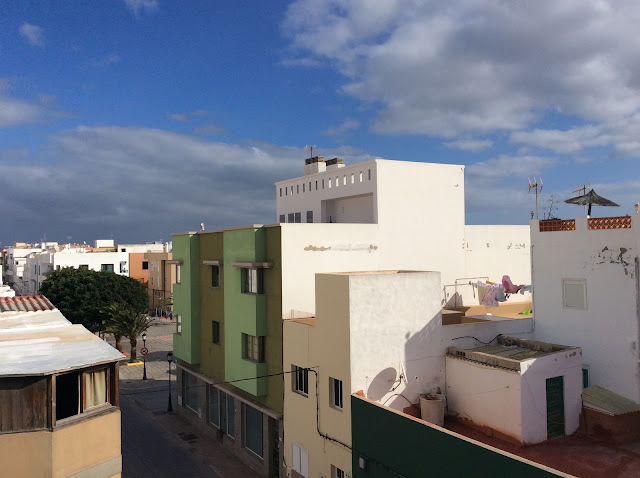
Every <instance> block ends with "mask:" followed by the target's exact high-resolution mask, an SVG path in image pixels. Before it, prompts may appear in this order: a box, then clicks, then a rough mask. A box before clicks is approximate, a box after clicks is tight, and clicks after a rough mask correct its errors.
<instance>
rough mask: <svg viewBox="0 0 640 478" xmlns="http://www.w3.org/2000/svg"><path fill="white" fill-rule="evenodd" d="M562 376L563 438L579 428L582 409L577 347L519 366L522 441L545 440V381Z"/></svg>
mask: <svg viewBox="0 0 640 478" xmlns="http://www.w3.org/2000/svg"><path fill="white" fill-rule="evenodd" d="M560 376H562V377H563V381H564V417H565V431H566V434H567V435H571V434H572V433H574V432H575V431H576V430H577V429H578V426H579V425H580V411H581V409H582V354H581V350H580V349H579V348H574V349H568V350H565V351H562V352H558V353H555V354H552V355H547V356H544V357H540V358H537V359H535V360H527V361H526V362H523V363H522V441H523V442H524V443H540V442H542V441H544V440H546V439H547V406H546V404H547V379H548V378H553V377H560Z"/></svg>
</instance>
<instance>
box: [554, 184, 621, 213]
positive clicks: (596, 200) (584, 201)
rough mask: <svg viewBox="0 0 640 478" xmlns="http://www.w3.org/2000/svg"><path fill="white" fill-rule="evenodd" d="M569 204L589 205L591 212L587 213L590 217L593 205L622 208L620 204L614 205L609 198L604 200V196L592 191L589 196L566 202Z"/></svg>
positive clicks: (585, 195)
mask: <svg viewBox="0 0 640 478" xmlns="http://www.w3.org/2000/svg"><path fill="white" fill-rule="evenodd" d="M565 202H566V203H568V204H579V205H580V206H586V205H589V211H588V212H587V215H588V216H591V205H592V204H595V205H597V206H610V207H620V205H619V204H616V203H614V202H613V201H609V200H608V199H607V198H603V197H602V196H598V195H597V194H596V192H595V191H594V190H593V189H592V190H591V191H589V192H588V193H587V194H584V195H582V196H578V197H575V198H571V199H567V200H565Z"/></svg>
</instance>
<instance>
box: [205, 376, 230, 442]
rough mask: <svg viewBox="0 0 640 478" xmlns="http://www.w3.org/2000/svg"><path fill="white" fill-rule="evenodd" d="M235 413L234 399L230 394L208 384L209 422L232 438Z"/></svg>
mask: <svg viewBox="0 0 640 478" xmlns="http://www.w3.org/2000/svg"><path fill="white" fill-rule="evenodd" d="M235 415H236V406H235V399H234V398H233V397H232V396H231V395H228V394H227V393H225V392H223V391H222V390H219V389H217V388H216V387H214V386H213V385H210V386H209V422H210V423H212V424H213V425H215V426H216V427H218V428H219V429H221V430H222V431H223V432H224V433H226V434H227V435H229V436H230V437H231V438H233V437H234V436H235V434H236V427H235Z"/></svg>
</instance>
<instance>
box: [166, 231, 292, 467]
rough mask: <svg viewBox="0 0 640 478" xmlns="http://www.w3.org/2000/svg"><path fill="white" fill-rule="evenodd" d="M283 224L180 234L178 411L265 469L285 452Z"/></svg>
mask: <svg viewBox="0 0 640 478" xmlns="http://www.w3.org/2000/svg"><path fill="white" fill-rule="evenodd" d="M280 238H281V234H280V227H279V226H267V227H265V226H251V227H244V228H235V229H226V230H219V231H206V232H205V231H202V232H197V233H185V234H176V235H174V236H173V258H174V261H177V263H178V264H179V267H180V269H181V270H180V282H179V283H177V284H176V285H175V286H174V294H173V296H174V314H175V315H176V319H177V320H178V323H179V324H180V325H178V326H177V327H178V329H177V330H176V333H175V334H174V354H175V356H176V358H177V361H178V379H179V384H180V387H179V390H180V396H179V399H178V405H179V406H178V413H179V414H180V415H181V416H183V417H185V418H187V419H188V420H190V421H192V422H193V423H194V424H196V425H197V426H198V427H199V428H200V429H201V430H202V431H203V432H205V433H212V434H215V435H216V436H217V438H218V439H219V440H221V441H222V442H223V443H224V445H225V446H227V447H228V448H229V449H230V450H231V451H232V452H233V453H235V454H236V455H237V456H239V457H240V458H241V459H242V460H243V461H244V462H245V463H246V464H248V465H249V466H251V467H252V468H253V469H254V470H255V471H257V472H258V473H260V474H261V475H262V476H279V474H280V466H279V464H280V463H281V462H282V456H281V450H280V448H281V447H280V446H279V442H280V439H281V438H282V433H283V431H282V411H283V401H284V389H283V386H284V379H283V376H282V372H283V369H282V273H281V240H280Z"/></svg>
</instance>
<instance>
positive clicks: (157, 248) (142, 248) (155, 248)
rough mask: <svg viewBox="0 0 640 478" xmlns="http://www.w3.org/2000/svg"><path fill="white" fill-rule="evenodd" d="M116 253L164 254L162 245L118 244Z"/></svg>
mask: <svg viewBox="0 0 640 478" xmlns="http://www.w3.org/2000/svg"><path fill="white" fill-rule="evenodd" d="M123 249H124V251H123ZM117 252H133V253H136V252H138V253H140V252H164V244H162V243H160V244H118V245H117Z"/></svg>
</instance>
